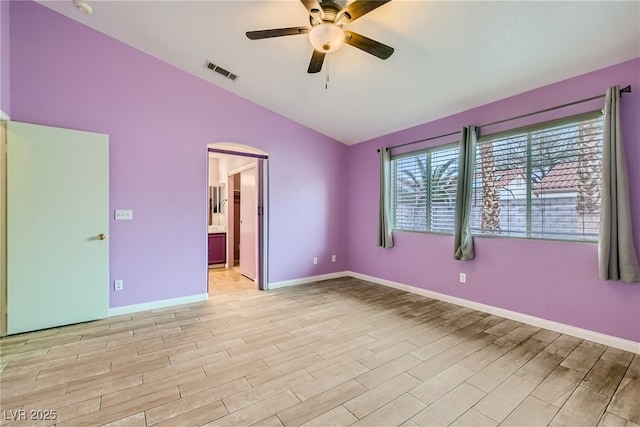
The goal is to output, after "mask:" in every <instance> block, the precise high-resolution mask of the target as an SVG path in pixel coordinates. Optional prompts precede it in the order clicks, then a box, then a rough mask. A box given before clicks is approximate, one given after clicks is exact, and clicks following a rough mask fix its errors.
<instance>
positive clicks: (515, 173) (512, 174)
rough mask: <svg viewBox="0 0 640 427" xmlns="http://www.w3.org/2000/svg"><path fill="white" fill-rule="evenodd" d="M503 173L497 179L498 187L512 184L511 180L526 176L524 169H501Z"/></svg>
mask: <svg viewBox="0 0 640 427" xmlns="http://www.w3.org/2000/svg"><path fill="white" fill-rule="evenodd" d="M498 173H501V174H502V175H499V178H498V179H497V181H496V187H498V188H504V187H507V186H508V185H509V184H511V181H513V180H514V179H516V178H518V177H519V176H522V177H523V178H524V176H525V175H524V169H510V170H507V171H499V172H498Z"/></svg>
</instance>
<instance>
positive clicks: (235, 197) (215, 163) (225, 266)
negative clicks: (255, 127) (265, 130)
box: [207, 144, 268, 296]
mask: <svg viewBox="0 0 640 427" xmlns="http://www.w3.org/2000/svg"><path fill="white" fill-rule="evenodd" d="M207 166H208V185H207V189H208V190H207V231H208V233H207V251H208V256H207V260H208V261H207V262H208V265H207V269H208V292H209V295H210V296H212V295H216V294H225V293H231V292H239V291H248V290H255V289H267V288H268V280H267V277H268V275H267V265H268V264H267V256H268V254H267V251H266V242H267V231H268V229H267V224H268V221H267V219H268V211H267V205H268V204H267V196H268V191H267V190H268V185H267V182H268V158H267V155H266V153H263V152H260V151H258V150H255V149H253V148H252V147H247V146H242V145H238V144H210V145H209V147H208V164H207Z"/></svg>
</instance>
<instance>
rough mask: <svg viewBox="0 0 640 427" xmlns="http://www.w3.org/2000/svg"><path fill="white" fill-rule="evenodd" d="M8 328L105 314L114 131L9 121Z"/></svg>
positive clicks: (37, 326) (13, 329)
mask: <svg viewBox="0 0 640 427" xmlns="http://www.w3.org/2000/svg"><path fill="white" fill-rule="evenodd" d="M7 141H8V146H7V310H8V319H7V331H8V333H9V334H15V333H19V332H25V331H31V330H37V329H44V328H50V327H54V326H60V325H67V324H71V323H78V322H84V321H88V320H94V319H99V318H104V317H107V315H108V310H109V243H108V242H109V241H108V239H107V238H106V237H108V234H109V136H108V135H103V134H95V133H89V132H81V131H76V130H69V129H59V128H52V127H47V126H38V125H32V124H26V123H17V122H9V123H8V124H7Z"/></svg>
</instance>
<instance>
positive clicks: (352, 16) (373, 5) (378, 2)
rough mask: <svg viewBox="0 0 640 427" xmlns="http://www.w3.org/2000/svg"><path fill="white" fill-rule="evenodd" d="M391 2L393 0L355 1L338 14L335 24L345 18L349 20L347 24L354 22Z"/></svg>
mask: <svg viewBox="0 0 640 427" xmlns="http://www.w3.org/2000/svg"><path fill="white" fill-rule="evenodd" d="M390 1H391V0H355V1H354V2H353V3H351V4H349V5H347V7H345V8H344V9H342V10H341V11H340V12H338V15H337V16H336V20H335V21H334V22H339V21H340V20H341V19H344V18H346V19H347V22H353V21H355V20H356V19H358V18H360V17H361V16H363V15H366V14H367V13H369V12H371V11H372V10H375V9H377V8H379V7H380V6H382V5H383V4H385V3H389V2H390Z"/></svg>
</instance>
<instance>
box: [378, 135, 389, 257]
mask: <svg viewBox="0 0 640 427" xmlns="http://www.w3.org/2000/svg"><path fill="white" fill-rule="evenodd" d="M379 151H380V204H379V207H378V246H382V247H383V248H391V247H393V236H392V234H391V223H390V219H391V215H390V209H389V174H390V172H391V155H390V154H389V150H388V149H386V148H384V147H383V148H381V149H380V150H379Z"/></svg>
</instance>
